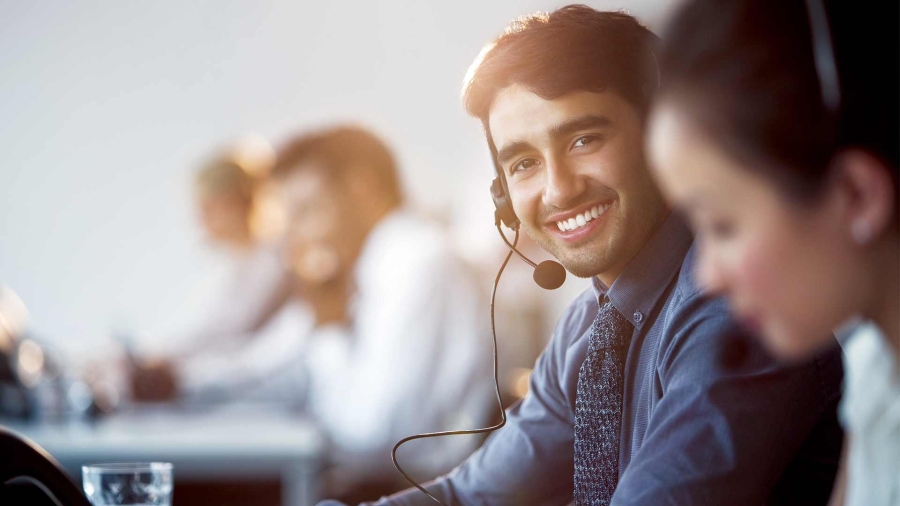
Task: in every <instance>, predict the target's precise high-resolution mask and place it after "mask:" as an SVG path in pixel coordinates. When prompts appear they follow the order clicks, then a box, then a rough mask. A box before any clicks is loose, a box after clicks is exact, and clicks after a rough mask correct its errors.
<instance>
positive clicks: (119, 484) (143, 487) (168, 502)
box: [81, 462, 172, 506]
mask: <svg viewBox="0 0 900 506" xmlns="http://www.w3.org/2000/svg"><path fill="white" fill-rule="evenodd" d="M81 474H82V477H83V483H84V493H85V494H87V497H88V499H90V501H91V504H93V505H94V506H119V505H128V506H172V464H169V463H166V462H149V463H128V464H92V465H88V466H82V467H81Z"/></svg>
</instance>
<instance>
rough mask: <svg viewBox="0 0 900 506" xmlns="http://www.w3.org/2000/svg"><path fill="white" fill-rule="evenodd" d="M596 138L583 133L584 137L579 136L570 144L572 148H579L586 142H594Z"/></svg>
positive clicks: (586, 143)
mask: <svg viewBox="0 0 900 506" xmlns="http://www.w3.org/2000/svg"><path fill="white" fill-rule="evenodd" d="M595 140H597V138H596V137H595V136H593V135H585V136H584V137H579V138H578V140H576V141H575V144H574V145H573V146H572V147H573V148H580V147H583V146H587V145H588V144H590V143H592V142H594V141H595Z"/></svg>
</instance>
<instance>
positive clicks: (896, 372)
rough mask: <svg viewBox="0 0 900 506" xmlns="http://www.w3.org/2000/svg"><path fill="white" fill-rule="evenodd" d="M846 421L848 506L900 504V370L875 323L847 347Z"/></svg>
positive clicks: (862, 326)
mask: <svg viewBox="0 0 900 506" xmlns="http://www.w3.org/2000/svg"><path fill="white" fill-rule="evenodd" d="M844 352H845V357H844V360H845V363H844V371H845V372H844V374H845V376H844V397H843V400H842V401H841V406H840V416H841V420H842V422H843V424H844V427H845V428H846V429H847V431H848V433H849V436H850V453H849V456H848V457H849V458H848V463H849V467H848V469H847V473H848V475H847V492H846V497H845V500H844V504H846V505H847V506H898V505H900V366H898V363H897V358H896V354H895V350H893V349H892V348H891V347H890V346H889V345H888V343H887V340H886V337H885V336H884V335H883V334H882V333H881V332H880V331H879V329H878V328H877V327H876V326H875V325H873V324H871V323H863V324H860V325H859V326H858V327H857V328H856V330H855V331H854V332H853V334H852V335H851V336H850V338H849V339H848V341H847V343H846V344H845V345H844Z"/></svg>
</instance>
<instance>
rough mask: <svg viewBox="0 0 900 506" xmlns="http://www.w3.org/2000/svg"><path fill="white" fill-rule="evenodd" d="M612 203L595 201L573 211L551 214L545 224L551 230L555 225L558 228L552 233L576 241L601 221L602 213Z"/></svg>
mask: <svg viewBox="0 0 900 506" xmlns="http://www.w3.org/2000/svg"><path fill="white" fill-rule="evenodd" d="M612 204H613V202H612V201H608V202H603V203H597V204H593V205H591V206H588V207H584V208H581V209H579V210H577V211H574V212H568V213H564V214H560V215H556V216H552V217H551V218H550V219H549V220H547V222H546V226H547V227H548V228H549V229H550V230H552V229H553V227H554V225H555V226H556V228H557V229H558V230H557V231H553V232H554V233H556V234H557V235H559V236H561V237H562V238H563V239H565V240H567V241H577V240H580V239H582V238H584V237H586V236H587V235H588V234H590V233H591V232H592V231H593V230H594V229H595V228H596V226H598V225H599V223H600V222H601V221H603V220H602V218H603V216H604V214H605V213H606V211H607V210H609V208H610V207H611V206H612Z"/></svg>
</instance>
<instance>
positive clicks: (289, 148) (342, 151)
mask: <svg viewBox="0 0 900 506" xmlns="http://www.w3.org/2000/svg"><path fill="white" fill-rule="evenodd" d="M302 168H305V169H306V170H310V169H315V170H320V171H322V172H323V173H324V174H325V175H327V176H328V177H330V178H333V179H334V180H338V181H339V180H341V179H345V178H348V177H353V174H352V172H354V171H361V170H368V171H371V172H372V173H373V174H374V175H375V178H376V180H377V181H378V182H379V184H380V187H379V188H377V190H378V191H379V192H381V194H382V196H383V197H384V198H386V199H387V200H388V201H390V202H392V203H394V204H395V205H400V204H401V203H402V202H403V191H402V188H401V186H400V181H399V178H398V175H397V165H396V163H395V161H394V156H393V155H392V154H391V151H390V149H388V147H387V145H386V144H385V143H384V142H382V140H381V139H379V138H378V137H377V136H376V135H375V134H373V133H372V132H369V131H368V130H366V129H364V128H361V127H358V126H337V127H333V128H328V129H325V130H320V131H317V132H313V133H311V134H306V135H302V136H300V137H297V138H295V139H293V140H291V141H290V142H288V143H287V144H285V146H284V147H283V148H282V149H281V151H280V152H279V153H278V158H277V161H276V162H275V166H274V167H273V168H272V176H274V177H276V178H278V177H283V176H285V175H287V174H290V173H293V172H294V171H297V170H301V169H302Z"/></svg>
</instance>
